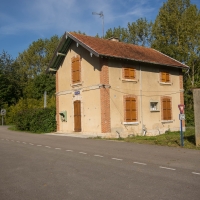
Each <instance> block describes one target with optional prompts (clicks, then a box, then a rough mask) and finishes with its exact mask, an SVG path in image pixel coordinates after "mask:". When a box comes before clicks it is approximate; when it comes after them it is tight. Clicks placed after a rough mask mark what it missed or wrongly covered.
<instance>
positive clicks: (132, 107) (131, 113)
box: [125, 97, 137, 122]
mask: <svg viewBox="0 0 200 200" xmlns="http://www.w3.org/2000/svg"><path fill="white" fill-rule="evenodd" d="M136 121H137V101H136V97H125V122H136Z"/></svg>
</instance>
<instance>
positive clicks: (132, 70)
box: [129, 68, 135, 79]
mask: <svg viewBox="0 0 200 200" xmlns="http://www.w3.org/2000/svg"><path fill="white" fill-rule="evenodd" d="M129 78H130V79H134V78H135V69H132V68H130V69H129Z"/></svg>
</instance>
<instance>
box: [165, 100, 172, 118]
mask: <svg viewBox="0 0 200 200" xmlns="http://www.w3.org/2000/svg"><path fill="white" fill-rule="evenodd" d="M166 104H167V111H166V112H167V120H171V101H170V99H167V101H166Z"/></svg>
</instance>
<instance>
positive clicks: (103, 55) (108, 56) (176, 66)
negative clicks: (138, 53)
mask: <svg viewBox="0 0 200 200" xmlns="http://www.w3.org/2000/svg"><path fill="white" fill-rule="evenodd" d="M99 56H102V57H107V58H116V59H123V60H130V61H136V62H142V63H151V64H154V65H164V66H167V67H175V68H181V69H188V68H189V67H188V66H187V65H185V66H181V65H183V64H181V63H180V64H181V65H180V66H178V65H169V64H161V63H157V62H150V61H145V60H137V59H132V58H125V57H119V56H110V55H106V54H99Z"/></svg>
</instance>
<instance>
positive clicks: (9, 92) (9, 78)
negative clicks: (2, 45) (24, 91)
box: [0, 51, 21, 108]
mask: <svg viewBox="0 0 200 200" xmlns="http://www.w3.org/2000/svg"><path fill="white" fill-rule="evenodd" d="M15 64H16V63H15V62H14V61H13V59H12V58H11V57H10V55H9V54H7V53H6V52H5V51H3V52H2V54H0V108H1V107H2V106H3V105H4V104H8V105H12V104H14V103H16V102H17V101H18V99H19V98H20V95H21V88H20V86H19V85H20V84H19V76H18V75H17V66H16V65H15Z"/></svg>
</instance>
